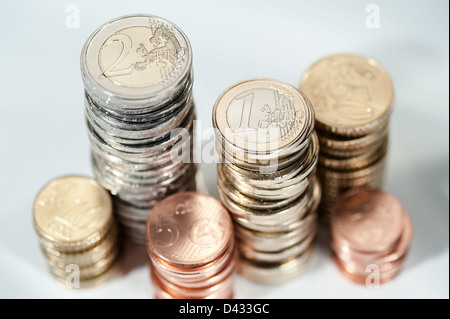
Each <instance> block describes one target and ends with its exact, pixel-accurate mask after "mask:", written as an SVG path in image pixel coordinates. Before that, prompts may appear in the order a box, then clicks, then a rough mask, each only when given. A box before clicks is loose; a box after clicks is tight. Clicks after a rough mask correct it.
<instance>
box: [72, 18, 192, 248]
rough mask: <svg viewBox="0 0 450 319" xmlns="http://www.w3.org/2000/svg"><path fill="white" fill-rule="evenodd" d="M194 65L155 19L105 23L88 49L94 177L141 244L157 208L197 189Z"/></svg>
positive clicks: (85, 68)
mask: <svg viewBox="0 0 450 319" xmlns="http://www.w3.org/2000/svg"><path fill="white" fill-rule="evenodd" d="M191 65H192V53H191V47H190V44H189V41H188V39H187V38H186V36H185V35H184V33H183V32H182V31H181V30H180V29H179V28H178V27H177V26H175V25H174V24H173V23H171V22H169V21H167V20H164V19H162V18H159V17H155V16H150V15H132V16H125V17H121V18H118V19H115V20H112V21H110V22H108V23H106V24H104V25H103V26H101V27H100V28H99V29H98V30H96V31H95V32H94V33H93V34H92V35H91V37H90V38H89V39H88V40H87V42H86V44H85V46H84V48H83V50H82V54H81V71H82V78H83V84H84V87H85V113H86V119H87V126H88V128H89V138H90V142H91V150H92V152H91V153H92V163H93V168H94V172H95V175H96V177H97V179H98V181H99V182H100V183H101V184H102V185H103V186H104V187H105V188H106V189H108V190H110V191H111V193H112V194H113V195H114V204H115V206H116V207H115V208H116V209H115V211H116V213H117V216H118V220H119V222H120V224H121V225H122V226H123V229H124V232H125V233H126V234H127V235H129V236H130V237H131V238H132V239H133V240H135V241H136V242H139V243H145V222H146V220H147V217H148V214H149V212H150V210H151V208H152V207H153V205H154V203H155V202H156V201H158V200H161V199H162V198H164V197H165V196H168V195H169V194H172V193H175V192H177V191H179V190H193V189H195V182H194V181H195V179H194V178H193V177H194V175H195V170H196V168H195V164H193V163H192V161H191V160H190V158H191V156H190V154H191V153H192V152H191V148H192V139H191V138H190V136H191V134H190V133H191V132H192V129H193V119H194V118H195V108H194V103H193V99H192V83H193V76H192V67H191Z"/></svg>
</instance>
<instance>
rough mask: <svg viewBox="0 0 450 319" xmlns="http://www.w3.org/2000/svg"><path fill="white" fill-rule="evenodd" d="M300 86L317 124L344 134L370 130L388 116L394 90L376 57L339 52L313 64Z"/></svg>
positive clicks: (356, 133)
mask: <svg viewBox="0 0 450 319" xmlns="http://www.w3.org/2000/svg"><path fill="white" fill-rule="evenodd" d="M300 89H301V91H302V92H304V93H305V94H306V95H307V96H308V98H309V99H310V100H311V102H312V104H313V106H314V110H315V113H316V123H317V126H318V127H320V128H321V129H324V130H326V131H330V132H333V133H336V134H340V135H344V136H362V135H365V134H367V133H368V132H372V131H373V130H374V127H376V126H377V125H378V121H383V119H384V118H386V117H387V116H389V114H390V112H391V108H392V103H393V98H394V90H393V86H392V82H391V79H390V77H389V75H388V73H387V72H386V71H385V70H384V69H383V68H382V67H381V65H379V64H378V63H377V62H376V61H375V60H373V59H371V58H367V57H363V56H359V55H352V54H340V55H333V56H329V57H326V58H324V59H321V60H319V61H318V62H316V63H315V64H313V65H312V66H311V67H310V68H309V69H308V70H307V71H306V72H305V73H304V75H303V77H302V79H301V82H300Z"/></svg>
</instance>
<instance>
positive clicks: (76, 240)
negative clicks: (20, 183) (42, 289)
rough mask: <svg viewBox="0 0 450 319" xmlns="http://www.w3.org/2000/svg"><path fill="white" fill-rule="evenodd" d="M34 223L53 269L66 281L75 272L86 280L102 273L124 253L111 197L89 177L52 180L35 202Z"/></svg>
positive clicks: (67, 177)
mask: <svg viewBox="0 0 450 319" xmlns="http://www.w3.org/2000/svg"><path fill="white" fill-rule="evenodd" d="M34 228H35V230H36V233H37V234H38V236H39V239H40V241H41V248H42V251H43V253H44V256H45V257H46V258H47V261H48V263H49V265H50V268H51V270H52V272H53V273H54V274H55V276H56V277H57V278H59V279H62V280H63V281H64V280H65V279H66V278H67V277H68V276H69V275H71V274H73V272H74V271H77V274H76V278H79V279H80V280H81V281H86V280H89V279H92V278H94V277H97V276H99V275H100V274H102V273H104V272H105V271H106V270H108V269H109V268H110V267H111V266H112V265H113V263H114V261H115V260H116V257H117V255H118V252H119V243H118V228H117V225H116V223H115V222H114V217H113V208H112V201H111V197H110V195H109V193H108V192H107V191H106V190H105V189H103V188H102V187H101V186H100V185H99V184H98V183H97V182H96V181H95V180H93V179H91V178H88V177H82V176H66V177H61V178H57V179H54V180H53V181H51V182H50V183H48V184H47V185H46V186H45V187H44V188H43V189H42V190H41V191H40V193H39V194H38V195H37V197H36V200H35V203H34ZM74 278H75V275H74Z"/></svg>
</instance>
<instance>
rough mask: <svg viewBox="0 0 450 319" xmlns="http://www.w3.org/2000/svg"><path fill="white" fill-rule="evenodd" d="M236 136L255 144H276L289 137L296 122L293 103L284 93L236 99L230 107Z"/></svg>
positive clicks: (229, 116) (269, 92) (259, 91)
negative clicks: (288, 134)
mask: <svg viewBox="0 0 450 319" xmlns="http://www.w3.org/2000/svg"><path fill="white" fill-rule="evenodd" d="M227 121H228V124H229V126H230V128H231V130H232V132H233V133H235V134H237V135H238V136H239V137H240V138H243V139H245V140H248V141H251V142H258V141H261V140H264V141H268V142H273V141H275V140H278V139H279V138H281V137H283V136H284V135H286V134H287V133H288V132H289V131H290V129H291V128H292V126H293V124H294V122H295V110H294V107H293V106H292V103H291V101H290V100H289V99H288V98H287V97H286V96H285V95H283V94H282V93H281V92H278V91H275V90H271V89H262V88H261V89H252V90H248V91H245V92H243V93H241V94H239V95H238V96H236V97H235V98H234V99H233V100H232V101H231V103H230V105H229V106H228V110H227Z"/></svg>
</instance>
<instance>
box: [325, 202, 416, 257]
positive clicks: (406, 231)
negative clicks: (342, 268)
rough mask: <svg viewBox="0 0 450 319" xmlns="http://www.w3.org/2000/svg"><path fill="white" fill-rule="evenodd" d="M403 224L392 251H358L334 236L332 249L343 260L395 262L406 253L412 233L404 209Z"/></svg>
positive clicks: (411, 226) (411, 225) (407, 215)
mask: <svg viewBox="0 0 450 319" xmlns="http://www.w3.org/2000/svg"><path fill="white" fill-rule="evenodd" d="M403 214H404V220H405V224H404V227H403V232H402V235H401V238H400V240H399V241H398V242H397V244H396V245H395V247H394V249H393V250H392V251H385V252H381V253H377V254H364V253H361V252H358V251H353V250H351V248H349V247H348V246H345V245H343V244H342V243H339V241H338V240H337V239H336V238H333V241H334V242H333V244H332V246H333V250H334V252H335V253H336V255H338V256H339V258H340V259H342V260H343V261H349V260H358V261H359V262H360V263H361V262H363V263H366V264H368V263H375V264H378V265H382V264H387V263H391V262H395V261H397V260H399V259H401V258H404V256H405V255H406V253H407V251H408V248H409V245H410V243H411V239H412V234H413V224H412V220H411V217H410V216H409V214H408V213H407V212H406V211H404V212H403Z"/></svg>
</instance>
